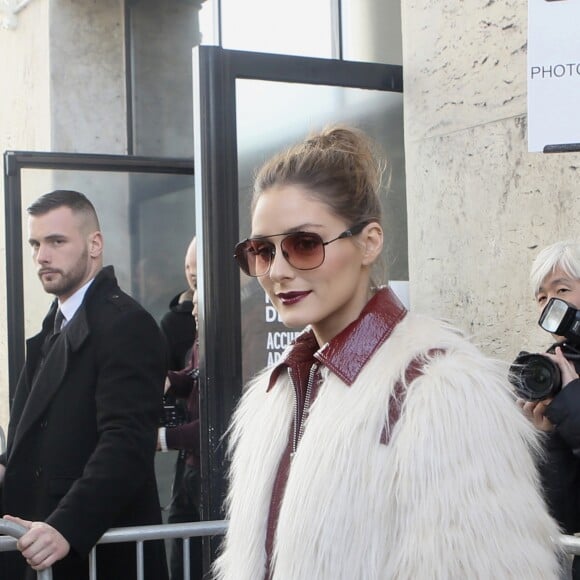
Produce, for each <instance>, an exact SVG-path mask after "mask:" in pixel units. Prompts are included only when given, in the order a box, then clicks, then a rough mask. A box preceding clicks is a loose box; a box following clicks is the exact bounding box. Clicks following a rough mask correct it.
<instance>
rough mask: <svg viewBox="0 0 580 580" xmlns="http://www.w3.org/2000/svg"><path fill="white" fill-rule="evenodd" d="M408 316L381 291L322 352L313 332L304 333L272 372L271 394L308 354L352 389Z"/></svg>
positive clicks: (390, 293) (395, 300)
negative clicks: (282, 375) (284, 373)
mask: <svg viewBox="0 0 580 580" xmlns="http://www.w3.org/2000/svg"><path fill="white" fill-rule="evenodd" d="M406 314H407V310H406V308H405V307H404V306H403V304H402V303H401V302H400V300H399V299H398V298H397V296H396V295H395V293H394V292H393V291H392V290H391V289H390V288H388V287H386V288H381V289H380V290H378V291H377V292H376V293H375V295H374V296H373V297H372V298H371V299H370V300H369V301H368V302H367V304H366V306H365V307H364V308H363V310H362V312H361V314H360V316H359V317H358V318H357V319H356V320H355V321H354V322H352V323H351V324H349V325H348V326H347V327H346V328H345V329H344V330H343V331H342V332H340V333H339V334H337V335H336V336H335V337H334V338H333V339H332V340H331V341H330V342H328V343H326V344H325V345H324V346H323V347H322V348H320V349H319V350H316V349H317V347H318V345H317V343H316V339H315V338H314V334H313V333H312V331H311V330H310V331H305V332H303V333H302V334H301V335H300V336H299V337H298V338H297V339H296V342H295V343H294V344H293V345H292V346H291V347H289V348H288V349H287V350H286V352H284V354H283V355H282V357H281V358H280V361H279V362H278V364H277V365H276V367H275V368H274V369H273V370H272V373H271V374H270V381H269V384H268V390H270V389H271V388H272V387H273V386H274V384H275V382H276V380H277V379H278V377H279V376H280V373H281V372H282V371H283V370H284V368H287V367H288V366H291V365H292V362H293V361H294V360H295V359H296V358H303V357H304V356H305V355H306V354H308V356H309V357H314V358H316V359H317V360H318V361H320V362H321V363H322V364H324V365H325V366H326V367H328V368H329V369H330V370H331V371H332V372H333V373H335V374H336V375H337V376H339V377H340V378H341V379H342V380H343V381H344V382H345V383H346V384H347V385H348V386H351V385H352V384H353V382H354V381H355V380H356V378H357V376H358V375H359V373H360V372H361V370H362V369H363V367H364V366H365V364H366V363H367V362H368V360H369V359H370V358H371V356H372V355H373V354H374V353H375V352H376V350H377V349H378V348H379V347H380V346H381V345H382V344H383V343H384V342H385V341H386V340H387V338H389V336H390V335H391V333H392V332H393V330H394V328H395V327H396V326H397V324H398V323H399V322H401V320H403V318H404V317H405V315H406ZM305 351H307V352H305ZM297 355H298V356H297Z"/></svg>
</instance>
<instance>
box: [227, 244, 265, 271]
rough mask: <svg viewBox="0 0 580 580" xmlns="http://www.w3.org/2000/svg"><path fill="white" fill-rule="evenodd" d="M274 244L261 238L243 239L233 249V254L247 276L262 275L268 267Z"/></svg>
mask: <svg viewBox="0 0 580 580" xmlns="http://www.w3.org/2000/svg"><path fill="white" fill-rule="evenodd" d="M273 253H274V244H272V243H271V242H266V241H263V240H245V241H243V242H240V243H239V244H238V245H237V246H236V249H235V252H234V256H235V258H236V260H237V261H238V264H239V265H240V268H241V269H242V270H243V271H244V272H245V273H246V274H248V276H263V275H264V274H265V273H266V272H267V271H268V268H269V267H270V262H271V260H272V255H273Z"/></svg>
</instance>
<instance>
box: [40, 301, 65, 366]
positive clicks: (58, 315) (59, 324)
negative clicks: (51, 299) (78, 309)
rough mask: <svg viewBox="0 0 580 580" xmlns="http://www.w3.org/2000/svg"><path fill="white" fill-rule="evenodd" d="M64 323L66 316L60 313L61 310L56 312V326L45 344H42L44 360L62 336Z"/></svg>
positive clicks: (45, 340) (47, 336)
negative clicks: (60, 335)
mask: <svg viewBox="0 0 580 580" xmlns="http://www.w3.org/2000/svg"><path fill="white" fill-rule="evenodd" d="M63 321H64V314H63V313H62V312H61V311H60V308H59V309H58V310H57V311H56V316H55V317H54V326H53V328H52V332H51V333H49V334H47V335H46V338H45V339H44V342H43V343H42V350H41V352H42V359H44V358H45V357H46V355H47V354H48V351H49V350H50V349H51V347H52V345H53V344H54V341H55V340H56V338H57V337H58V335H59V334H60V331H61V328H62V323H63Z"/></svg>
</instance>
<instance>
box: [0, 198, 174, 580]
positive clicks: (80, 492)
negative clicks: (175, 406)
mask: <svg viewBox="0 0 580 580" xmlns="http://www.w3.org/2000/svg"><path fill="white" fill-rule="evenodd" d="M28 213H29V222H28V225H29V240H28V241H29V244H30V247H31V249H32V257H33V260H34V264H35V266H36V269H37V273H38V276H39V278H40V281H41V283H42V285H43V287H44V290H45V291H46V292H47V293H49V294H53V295H54V296H55V297H56V300H55V301H54V302H53V304H52V306H51V308H50V311H49V312H48V315H47V316H46V318H45V319H44V322H43V324H42V330H41V331H40V333H39V334H37V335H36V336H34V337H33V338H31V339H29V340H28V341H27V355H26V364H25V367H24V369H23V371H22V374H21V377H20V379H19V381H18V385H17V388H16V393H15V397H14V402H13V405H12V409H11V416H10V424H9V430H8V443H7V450H6V453H5V454H4V455H3V456H2V457H1V458H0V463H1V465H2V467H1V468H0V479H2V480H3V481H2V510H3V512H2V513H4V514H6V515H5V517H6V519H9V520H11V521H15V522H17V523H20V524H22V525H24V526H25V527H27V528H29V529H28V531H27V532H26V533H25V534H24V535H23V536H22V537H21V538H20V539H19V541H18V543H17V547H18V550H20V552H21V554H20V553H18V552H12V553H9V554H5V557H6V566H7V569H6V570H5V572H4V573H5V577H6V578H10V580H22V579H23V578H36V573H35V572H34V571H33V570H36V571H39V570H44V569H46V568H49V567H51V566H52V569H53V578H54V579H55V580H73V579H74V580H82V579H84V578H88V572H89V570H88V554H89V551H90V550H91V548H92V547H93V546H94V545H95V544H96V543H97V541H98V540H99V538H100V537H101V536H102V535H103V534H104V533H105V532H106V531H107V530H108V529H109V528H111V527H122V526H132V525H144V524H158V523H161V510H160V506H159V499H158V494H157V484H156V480H155V473H154V457H155V441H156V434H157V424H158V420H159V416H160V413H161V402H162V391H163V380H164V376H165V372H166V363H165V350H164V345H163V339H162V337H161V333H160V332H159V329H158V327H157V325H156V323H155V321H154V319H153V318H152V317H151V316H150V315H149V314H148V313H147V312H146V311H145V310H144V309H143V308H142V307H141V306H140V305H139V304H138V303H137V302H135V301H134V300H133V299H132V298H131V297H129V296H128V295H127V294H125V293H124V292H123V291H122V290H121V289H120V288H119V286H118V284H117V280H116V278H115V275H114V271H113V268H112V267H110V266H108V267H104V268H103V265H102V252H103V238H102V234H101V232H100V230H99V222H98V218H97V215H96V212H95V209H94V207H93V205H92V204H91V202H90V201H89V200H88V199H87V198H86V197H85V196H84V195H83V194H81V193H78V192H74V191H64V190H59V191H54V192H52V193H47V194H45V195H43V196H42V197H40V198H39V199H38V200H37V201H36V202H34V203H33V204H32V205H31V206H30V207H29V208H28ZM57 321H58V324H55V322H57ZM135 561H136V558H135V545H134V544H132V543H125V544H111V545H103V546H98V547H97V571H98V574H99V578H103V579H105V578H106V579H111V580H113V579H123V580H130V579H134V578H136V564H135ZM145 572H146V578H148V579H150V580H164V579H166V578H167V564H166V558H165V552H164V547H163V543H162V542H147V543H146V544H145Z"/></svg>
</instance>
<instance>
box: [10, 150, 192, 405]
mask: <svg viewBox="0 0 580 580" xmlns="http://www.w3.org/2000/svg"><path fill="white" fill-rule="evenodd" d="M26 169H45V170H68V171H103V172H119V173H159V174H175V175H192V176H193V173H194V171H193V160H192V159H188V158H173V159H172V158H157V157H140V156H127V155H99V154H87V153H49V152H41V151H6V152H5V153H4V215H5V223H6V231H5V240H6V302H7V308H6V313H7V328H8V345H9V348H8V379H9V391H10V402H12V398H13V396H14V389H15V387H16V381H17V380H18V375H19V373H20V371H21V370H22V367H23V366H24V360H25V329H24V286H23V269H22V203H21V200H22V177H21V174H22V171H23V170H26ZM130 219H133V216H130Z"/></svg>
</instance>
